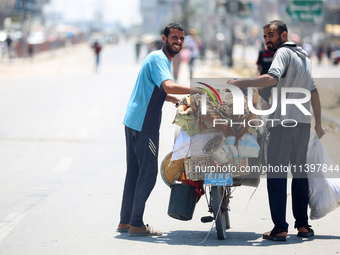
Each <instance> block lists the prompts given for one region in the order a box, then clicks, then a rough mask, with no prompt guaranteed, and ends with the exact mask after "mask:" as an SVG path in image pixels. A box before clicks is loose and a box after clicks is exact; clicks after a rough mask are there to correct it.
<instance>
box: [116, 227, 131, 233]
mask: <svg viewBox="0 0 340 255" xmlns="http://www.w3.org/2000/svg"><path fill="white" fill-rule="evenodd" d="M129 229H130V227H128V228H117V230H116V231H117V232H119V233H127V232H129Z"/></svg>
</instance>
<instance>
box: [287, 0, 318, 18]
mask: <svg viewBox="0 0 340 255" xmlns="http://www.w3.org/2000/svg"><path fill="white" fill-rule="evenodd" d="M286 11H287V13H288V14H289V16H290V17H291V18H292V20H294V21H304V22H315V21H317V20H320V19H321V17H322V0H315V1H308V0H305V1H303V0H298V1H294V0H293V1H291V2H290V3H289V4H288V6H287V9H286Z"/></svg>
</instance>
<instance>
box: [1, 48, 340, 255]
mask: <svg viewBox="0 0 340 255" xmlns="http://www.w3.org/2000/svg"><path fill="white" fill-rule="evenodd" d="M93 63H94V56H93V54H92V52H91V51H90V49H89V48H88V47H87V46H81V47H75V48H72V49H67V50H63V51H61V52H58V53H56V54H55V55H49V54H47V55H45V56H44V57H42V56H41V57H37V58H36V59H35V61H34V62H33V64H30V63H28V62H21V61H16V62H14V63H2V64H1V65H0V77H1V78H0V109H1V110H0V120H1V121H0V123H1V125H0V168H1V169H0V254H6V255H21V254H23V255H31V254H32V255H33V254H34V255H36V254H39V255H40V254H48V255H53V254H58V255H59V254H62V255H66V254H72V255H75V254H81V255H85V254H208V253H209V254H214V253H215V254H226V253H235V254H273V253H275V254H338V253H339V252H340V230H339V229H340V221H339V220H338V219H339V216H340V209H338V210H336V211H334V212H332V213H330V214H329V215H327V216H326V217H324V218H322V219H320V220H316V221H311V222H310V224H311V225H313V228H314V230H315V232H316V236H315V237H313V238H310V239H301V238H298V237H296V230H294V229H293V225H294V220H293V216H292V212H291V209H290V208H291V203H290V202H291V195H290V192H288V207H287V220H288V222H289V224H290V226H291V227H290V229H289V238H288V240H287V242H285V243H276V242H270V241H267V240H262V233H263V232H265V231H269V230H270V229H271V228H272V222H271V219H270V214H269V207H268V199H267V193H266V180H265V179H264V178H262V179H261V183H260V185H259V187H258V188H257V189H255V188H251V187H242V186H241V187H237V188H235V189H233V193H232V195H233V198H232V199H231V204H230V209H231V211H230V218H231V228H230V229H229V230H228V231H227V240H223V241H222V240H217V236H216V233H215V231H214V230H213V231H211V233H210V234H209V230H210V228H211V223H207V224H203V223H201V222H200V218H201V217H202V216H206V215H209V213H208V212H207V209H208V208H207V205H206V202H205V199H204V198H202V200H201V201H200V202H199V203H198V204H197V206H196V209H195V213H194V217H193V219H192V220H191V221H187V222H184V221H178V220H174V219H172V218H170V217H169V216H168V215H167V207H168V202H169V195H170V189H169V188H168V187H167V186H166V185H165V184H164V183H163V181H162V179H161V178H160V176H159V178H158V182H157V184H156V187H155V189H154V191H153V192H152V194H151V196H150V198H149V200H148V202H147V206H146V211H145V217H144V218H145V222H146V223H149V224H150V225H152V226H155V227H156V228H158V229H160V230H162V231H164V232H165V234H164V235H163V236H162V237H158V238H150V237H145V238H144V237H142V238H129V237H128V236H127V234H119V233H117V232H115V230H116V227H117V225H118V222H119V210H120V203H121V196H122V190H123V182H124V176H125V140H124V129H123V125H122V120H123V117H124V113H125V109H126V105H127V101H128V99H129V97H130V93H131V90H132V87H133V85H134V82H135V79H136V76H137V74H138V70H139V64H137V63H135V59H134V52H133V45H132V44H131V43H125V42H122V43H121V44H120V45H115V46H109V47H106V48H104V50H103V52H102V60H101V68H100V71H99V73H94V72H93ZM184 70H186V69H185V67H184ZM201 70H202V73H200V75H201V74H204V70H205V68H203V69H201ZM207 75H208V74H207ZM209 75H211V72H209ZM230 75H231V74H230ZM180 80H181V81H182V82H185V83H187V84H188V83H189V80H188V79H187V76H186V75H185V74H182V77H181V79H180ZM174 115H175V108H174V107H173V106H172V105H165V106H164V110H163V121H162V126H161V142H160V155H159V163H160V162H161V160H162V159H163V158H164V156H165V155H166V154H167V153H168V152H170V151H171V150H172V145H173V135H174V130H175V127H174V126H173V125H172V124H171V122H172V120H173V118H174ZM339 141H340V136H339V134H338V133H337V132H335V131H334V130H333V129H331V130H330V132H329V133H328V134H327V135H326V136H325V138H323V140H322V142H323V144H324V147H325V149H326V150H327V151H328V152H329V154H330V155H331V156H332V157H333V159H334V160H335V161H336V163H340V162H339V157H338V155H339V153H340V151H339V148H338V147H339V146H338V144H339ZM288 190H289V189H288ZM208 234H209V236H208V237H207V235H208ZM206 237H207V238H206ZM205 238H206V240H205ZM204 240H205V241H204ZM203 241H204V242H203ZM201 242H203V243H201ZM199 243H201V244H199Z"/></svg>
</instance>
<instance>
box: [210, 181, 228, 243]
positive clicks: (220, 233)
mask: <svg viewBox="0 0 340 255" xmlns="http://www.w3.org/2000/svg"><path fill="white" fill-rule="evenodd" d="M223 190H224V187H223V186H213V187H211V193H210V198H211V200H212V201H211V202H212V203H211V204H212V209H213V213H214V218H215V219H216V223H215V224H216V232H217V237H218V239H219V240H225V239H226V229H227V228H230V220H229V212H228V203H229V191H230V188H229V187H226V189H225V191H224V192H225V194H224V196H223ZM222 197H223V201H222V203H221V200H222ZM220 204H221V209H220V210H218V209H219V206H220ZM217 213H218V214H217Z"/></svg>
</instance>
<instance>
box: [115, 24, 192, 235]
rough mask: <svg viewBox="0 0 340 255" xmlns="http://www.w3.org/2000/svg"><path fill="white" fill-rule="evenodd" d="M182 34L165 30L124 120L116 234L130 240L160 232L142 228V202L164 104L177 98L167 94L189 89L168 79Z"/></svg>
mask: <svg viewBox="0 0 340 255" xmlns="http://www.w3.org/2000/svg"><path fill="white" fill-rule="evenodd" d="M184 37H185V31H184V28H183V27H182V26H181V25H180V24H178V23H170V24H169V25H167V26H166V27H165V29H164V33H163V35H162V41H163V43H164V45H163V48H162V49H161V50H157V51H154V52H151V53H150V54H149V55H148V56H147V57H146V58H145V60H144V62H143V64H142V66H141V69H140V71H139V74H138V77H137V81H136V84H135V87H134V89H133V91H132V94H131V98H130V100H129V103H128V106H127V111H126V114H125V118H124V125H125V137H126V150H127V152H126V159H127V173H126V178H125V185H124V192H123V201H122V207H121V213H120V223H119V225H118V229H117V231H118V232H129V235H130V236H141V235H142V236H159V235H162V232H160V231H158V230H156V229H155V228H153V227H151V226H149V225H145V224H144V222H143V214H144V208H145V202H146V200H147V199H148V197H149V195H150V193H151V191H152V189H153V188H154V186H155V183H156V177H157V172H158V159H157V158H158V146H159V128H160V124H161V118H162V106H163V103H164V101H169V102H172V103H174V104H176V103H177V102H178V101H179V100H180V98H179V97H177V96H173V95H169V94H189V93H190V87H189V86H184V85H179V84H176V83H174V82H173V81H172V78H171V60H172V58H173V57H174V56H175V55H176V54H177V53H179V52H180V50H181V49H182V46H183V43H184Z"/></svg>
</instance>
